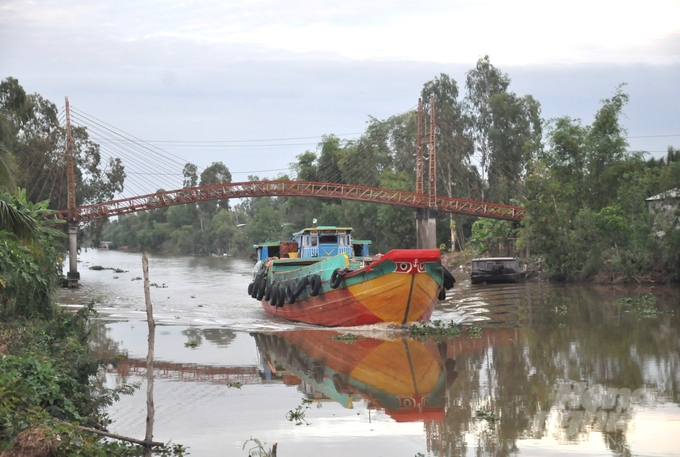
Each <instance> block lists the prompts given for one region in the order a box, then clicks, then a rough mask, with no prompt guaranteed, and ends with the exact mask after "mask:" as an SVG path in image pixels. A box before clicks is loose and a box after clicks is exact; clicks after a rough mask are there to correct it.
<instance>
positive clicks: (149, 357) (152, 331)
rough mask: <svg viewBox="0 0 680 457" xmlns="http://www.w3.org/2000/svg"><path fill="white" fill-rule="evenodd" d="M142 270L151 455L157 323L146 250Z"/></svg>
mask: <svg viewBox="0 0 680 457" xmlns="http://www.w3.org/2000/svg"><path fill="white" fill-rule="evenodd" d="M142 270H143V272H144V300H145V301H146V321H147V323H148V324H149V351H148V353H147V354H146V435H145V437H144V441H145V443H146V450H145V453H144V454H145V455H149V456H150V455H151V442H152V438H153V420H154V415H155V409H154V405H153V346H154V340H155V335H156V324H155V323H154V321H153V307H152V306H151V293H150V292H149V260H148V259H147V257H146V251H145V252H144V253H142Z"/></svg>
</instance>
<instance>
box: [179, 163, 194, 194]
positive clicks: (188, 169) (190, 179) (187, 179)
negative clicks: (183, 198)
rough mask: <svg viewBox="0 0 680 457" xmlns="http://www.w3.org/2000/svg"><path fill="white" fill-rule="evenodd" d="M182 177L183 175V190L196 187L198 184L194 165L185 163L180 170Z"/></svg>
mask: <svg viewBox="0 0 680 457" xmlns="http://www.w3.org/2000/svg"><path fill="white" fill-rule="evenodd" d="M182 175H184V181H183V182H182V187H183V188H185V189H186V188H187V187H196V185H197V184H198V167H197V166H196V165H194V164H193V163H191V162H187V163H186V164H185V165H184V168H183V169H182Z"/></svg>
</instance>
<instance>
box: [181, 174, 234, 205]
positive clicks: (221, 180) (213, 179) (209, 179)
mask: <svg viewBox="0 0 680 457" xmlns="http://www.w3.org/2000/svg"><path fill="white" fill-rule="evenodd" d="M184 168H185V170H186V168H187V167H186V166H185V167H184ZM230 182H231V172H230V171H229V168H227V166H226V165H224V164H223V163H222V162H213V163H212V164H211V165H210V166H209V167H207V168H206V169H205V170H203V172H202V173H201V186H209V185H211V184H225V183H230ZM200 207H201V209H202V210H203V211H204V212H205V213H207V214H211V215H212V214H215V213H216V212H217V210H218V208H224V209H226V210H228V209H229V200H228V199H225V200H216V201H210V202H202V203H201V204H200Z"/></svg>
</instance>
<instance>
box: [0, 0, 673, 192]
mask: <svg viewBox="0 0 680 457" xmlns="http://www.w3.org/2000/svg"><path fill="white" fill-rule="evenodd" d="M679 19H680V0H648V1H645V2H630V1H625V0H624V1H621V0H619V1H609V0H605V1H598V0H587V1H586V0H571V1H569V2H547V1H544V0H541V1H539V0H513V1H502V0H489V1H456V0H446V1H405V0H390V1H386V0H376V1H371V0H365V1H356V0H346V1H344V2H338V1H332V2H331V1H326V0H316V1H313V2H312V1H300V0H289V1H280V0H279V1H273V0H259V1H245V0H241V1H239V2H233V1H224V0H219V1H218V0H214V1H212V0H207V1H206V0H204V1H190V0H189V1H181V2H180V1H175V0H167V1H161V0H158V1H143V0H137V1H126V0H118V1H115V2H113V1H109V2H98V1H93V0H88V1H85V0H60V1H30V0H16V1H15V0H0V77H1V78H5V77H7V76H13V77H16V78H17V79H19V82H20V83H21V84H22V85H23V86H24V88H25V89H26V90H27V91H28V92H38V93H40V94H41V95H43V96H44V97H46V98H48V99H50V100H51V101H53V102H55V103H56V104H57V105H59V106H63V104H64V96H68V97H69V101H70V103H71V105H72V106H73V107H74V109H77V110H79V112H80V113H86V114H87V115H89V116H91V117H92V118H96V119H98V120H100V121H103V122H106V123H107V124H109V125H111V126H115V127H116V128H118V129H120V130H121V131H123V132H126V133H127V134H129V135H132V136H134V137H136V138H140V139H143V140H145V141H148V142H149V145H151V146H152V147H154V148H162V149H164V150H166V151H168V152H171V153H172V154H175V155H177V156H179V157H181V158H183V159H187V160H191V161H192V162H194V163H196V164H198V165H199V166H207V165H209V164H210V163H211V162H212V161H216V160H220V161H223V162H224V163H225V164H226V165H227V166H228V167H229V168H230V169H231V170H232V172H233V173H234V180H235V181H240V180H245V179H246V177H247V175H248V174H257V175H259V176H261V177H262V176H270V177H273V176H275V175H276V174H277V173H280V172H282V171H285V168H286V167H287V165H288V164H289V163H291V162H294V161H295V156H296V155H297V154H300V153H301V152H304V151H305V150H314V149H315V145H316V143H317V142H318V141H319V139H320V137H321V135H324V134H330V133H333V134H336V135H339V136H341V137H342V138H348V139H349V138H356V137H357V136H358V134H359V133H360V132H362V131H363V130H364V128H365V126H366V121H367V120H368V119H369V116H373V117H376V118H378V119H385V118H387V117H389V116H392V115H394V114H398V113H401V112H404V111H406V110H409V109H412V108H413V107H414V106H415V105H416V103H417V99H418V96H419V93H420V90H421V88H422V86H423V84H424V83H425V82H427V81H429V80H432V79H433V78H434V77H435V76H437V75H439V74H440V73H447V74H449V75H450V76H452V77H453V78H454V79H455V80H456V81H457V82H458V84H459V87H461V89H462V86H464V80H465V73H466V71H468V70H469V69H471V68H472V67H473V66H474V64H475V62H476V60H477V59H478V58H479V57H480V56H483V55H485V54H488V55H489V56H490V58H491V62H492V63H493V64H494V65H496V66H497V67H499V68H500V69H501V70H503V71H504V72H506V73H508V74H509V76H510V77H511V79H512V84H511V86H510V90H512V91H514V92H516V93H517V94H519V95H525V94H531V95H533V96H534V97H535V98H536V99H537V100H539V101H540V102H541V105H542V113H543V116H544V118H546V119H550V118H553V117H557V116H564V115H567V116H571V117H575V118H581V119H583V121H584V122H585V123H589V122H590V121H591V120H592V116H593V114H594V112H595V111H596V110H597V108H598V106H599V104H600V100H602V99H603V98H607V97H610V96H611V95H612V94H613V93H614V90H615V88H616V86H617V85H618V84H620V83H627V86H626V87H625V89H624V90H625V91H626V92H627V93H628V94H630V103H629V104H628V106H627V107H626V109H625V117H624V119H623V122H624V124H625V126H626V127H627V129H628V132H629V135H630V139H629V141H630V144H631V147H632V148H633V149H638V150H647V151H651V152H652V153H653V154H654V155H657V156H658V155H661V154H662V153H663V152H664V151H665V150H666V148H667V147H668V145H674V146H676V147H680V91H679V90H678V87H680V20H679ZM80 119H81V120H82V119H83V118H82V117H81V118H80ZM100 133H101V134H100V136H101V137H102V138H103V142H105V139H104V137H105V136H106V135H104V134H103V131H101V132H100ZM93 136H96V135H95V134H94V132H93ZM166 188H167V187H166Z"/></svg>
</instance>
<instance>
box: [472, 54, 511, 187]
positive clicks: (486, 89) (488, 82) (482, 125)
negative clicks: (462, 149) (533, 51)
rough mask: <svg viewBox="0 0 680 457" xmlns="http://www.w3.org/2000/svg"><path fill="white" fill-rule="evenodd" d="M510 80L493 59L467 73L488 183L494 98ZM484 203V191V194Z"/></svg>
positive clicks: (479, 62)
mask: <svg viewBox="0 0 680 457" xmlns="http://www.w3.org/2000/svg"><path fill="white" fill-rule="evenodd" d="M509 85H510V77H509V76H508V75H507V74H505V73H503V72H501V71H500V70H499V69H497V68H496V67H494V66H493V65H492V64H491V61H490V60H489V56H488V55H485V56H484V57H481V58H479V60H477V64H476V65H475V68H474V69H472V70H470V71H469V72H468V73H467V77H466V81H465V88H466V90H467V95H466V97H465V103H466V111H467V115H468V116H469V117H470V121H471V126H472V132H473V134H474V138H475V147H476V149H477V152H478V153H479V157H478V159H479V161H480V165H481V169H482V173H481V175H482V179H486V176H487V171H488V162H489V158H488V156H489V153H490V145H489V130H490V129H491V125H492V107H491V97H493V96H494V95H496V94H501V93H504V92H505V91H506V89H507V88H508V86H509ZM482 199H484V191H483V190H482Z"/></svg>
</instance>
